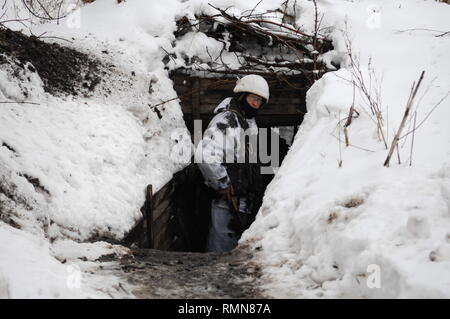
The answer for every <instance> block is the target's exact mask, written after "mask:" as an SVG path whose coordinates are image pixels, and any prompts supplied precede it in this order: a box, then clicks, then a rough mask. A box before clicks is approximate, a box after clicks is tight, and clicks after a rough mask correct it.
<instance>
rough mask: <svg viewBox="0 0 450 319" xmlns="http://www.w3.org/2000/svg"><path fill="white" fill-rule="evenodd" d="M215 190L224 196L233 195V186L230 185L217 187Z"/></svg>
mask: <svg viewBox="0 0 450 319" xmlns="http://www.w3.org/2000/svg"><path fill="white" fill-rule="evenodd" d="M217 192H218V193H219V194H220V195H221V196H222V197H224V198H229V197H230V196H232V195H234V191H233V187H232V186H231V185H230V186H228V187H227V188H222V189H218V190H217Z"/></svg>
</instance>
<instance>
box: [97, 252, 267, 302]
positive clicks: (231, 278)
mask: <svg viewBox="0 0 450 319" xmlns="http://www.w3.org/2000/svg"><path fill="white" fill-rule="evenodd" d="M248 260H250V256H249V255H248V254H246V253H245V252H243V251H242V250H235V251H233V252H232V253H226V254H216V253H189V252H170V251H161V250H155V249H135V250H132V254H131V255H128V256H127V257H125V258H122V259H121V260H120V262H119V263H116V262H113V263H107V264H104V266H102V268H103V270H104V271H108V272H109V271H111V272H113V273H114V274H115V275H117V276H118V277H120V278H122V279H123V281H124V282H126V286H128V287H132V288H131V289H132V291H131V293H132V294H133V295H134V296H136V297H137V298H233V299H236V298H263V297H264V296H263V295H262V293H261V291H259V290H258V288H257V281H258V278H259V276H260V274H259V268H258V266H257V265H255V264H253V263H251V262H248ZM104 261H106V260H104Z"/></svg>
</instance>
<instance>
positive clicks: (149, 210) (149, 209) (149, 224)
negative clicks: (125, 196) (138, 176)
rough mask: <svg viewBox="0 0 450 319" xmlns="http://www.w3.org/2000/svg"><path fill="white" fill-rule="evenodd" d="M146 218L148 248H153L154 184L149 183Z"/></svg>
mask: <svg viewBox="0 0 450 319" xmlns="http://www.w3.org/2000/svg"><path fill="white" fill-rule="evenodd" d="M145 213H146V216H145V217H146V220H147V245H148V248H153V232H152V221H153V216H152V215H153V186H152V185H151V184H149V185H148V186H147V194H146V210H145Z"/></svg>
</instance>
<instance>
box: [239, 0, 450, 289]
mask: <svg viewBox="0 0 450 319" xmlns="http://www.w3.org/2000/svg"><path fill="white" fill-rule="evenodd" d="M319 11H320V12H321V13H323V14H324V19H323V27H327V26H332V27H333V29H334V31H333V35H332V37H333V44H334V46H335V48H336V50H335V52H334V54H336V55H337V56H336V57H335V59H339V57H340V59H341V61H342V64H341V69H340V70H339V71H336V72H330V73H327V74H326V75H325V76H323V78H322V79H320V80H319V81H317V82H316V83H315V84H314V86H313V87H311V89H310V90H309V91H308V95H307V108H308V113H307V114H306V116H305V120H304V122H303V124H302V125H301V127H300V130H299V132H298V134H297V135H296V137H295V141H294V143H293V146H292V148H291V150H290V151H289V153H288V155H287V156H286V158H285V160H284V162H283V165H282V167H281V168H280V170H279V171H278V173H277V175H276V176H275V179H274V180H273V182H272V183H271V184H270V185H269V187H268V189H267V191H266V194H265V197H264V203H263V206H262V208H261V210H260V212H259V215H258V216H257V220H256V222H255V223H254V224H253V225H252V227H251V229H250V230H249V231H248V232H247V233H245V235H244V238H243V239H242V240H241V243H243V242H244V243H246V244H248V245H250V246H251V247H253V249H255V254H256V257H255V259H256V260H258V261H261V262H263V264H264V267H263V269H264V273H265V275H264V279H263V282H264V283H265V288H266V291H267V293H268V294H269V295H270V296H273V297H288V298H302V297H312V298H315V297H327V298H336V297H347V298H348V297H357V298H361V297H372V298H373V297H375V298H409V297H412V298H433V297H435V298H448V297H449V296H450V276H449V275H448V274H449V270H450V254H449V252H450V232H449V230H450V197H449V194H450V179H449V177H450V161H449V160H450V156H449V155H450V129H449V126H448V123H447V121H448V118H450V107H449V103H450V100H449V99H444V100H443V101H442V103H441V104H440V105H439V102H440V101H441V100H442V99H443V98H445V97H446V96H447V95H448V87H449V86H448V83H449V81H450V73H449V70H450V68H449V66H450V65H449V61H448V59H444V56H445V52H448V49H449V40H448V37H447V38H445V37H439V36H437V35H439V34H442V33H443V32H439V30H443V31H446V30H449V28H450V25H449V22H448V19H447V17H448V15H449V13H450V7H448V6H447V5H445V4H438V3H435V2H431V1H395V2H392V1H378V2H376V3H375V4H374V2H373V1H361V2H358V3H350V2H343V1H320V2H319ZM298 12H300V13H301V14H300V17H299V20H300V19H301V21H303V22H305V21H311V18H312V17H313V15H314V8H313V6H312V3H310V2H309V3H308V2H302V3H300V4H299V8H298ZM417 16H420V17H421V19H420V22H418V21H417V19H416V18H415V17H417ZM311 27H312V26H311ZM430 30H435V31H430ZM346 39H348V40H349V41H348V40H346ZM349 42H350V43H351V47H352V54H353V55H354V57H355V56H357V57H359V61H360V62H359V63H360V70H361V72H362V75H363V77H364V79H365V81H366V83H367V85H368V87H371V88H372V89H373V90H372V89H371V90H372V91H371V94H373V97H375V96H376V94H377V92H380V97H381V110H382V116H383V119H384V121H385V122H384V123H385V124H384V127H383V130H384V133H385V136H387V140H388V146H390V143H391V142H392V138H393V136H394V133H395V132H396V130H397V129H398V126H399V123H400V121H401V119H402V117H403V114H404V112H405V106H406V102H407V99H408V95H409V93H410V90H411V85H412V83H413V81H416V83H417V80H418V78H419V75H420V73H421V71H422V70H425V74H426V81H425V82H424V84H422V85H423V86H422V87H421V89H420V91H419V94H418V98H417V99H416V100H415V102H416V103H415V105H414V107H413V108H414V112H413V116H414V113H417V126H416V131H415V134H414V143H413V144H412V141H411V139H412V136H413V134H409V135H408V137H407V138H403V139H402V140H401V141H400V143H399V154H400V160H401V163H400V164H399V163H398V161H397V155H394V157H393V158H392V159H391V162H390V167H384V166H383V163H384V161H385V158H386V156H387V153H388V151H387V149H386V147H385V146H384V144H383V142H382V139H381V138H380V137H379V134H377V125H376V121H374V117H373V116H372V114H371V112H370V109H369V107H368V105H367V100H366V99H364V96H363V95H362V94H361V92H360V91H359V90H358V89H356V94H355V95H356V96H355V99H356V100H355V107H356V109H357V110H358V112H359V116H357V117H356V116H355V117H356V118H354V119H353V121H352V124H351V125H350V126H349V127H348V132H349V133H348V134H349V142H350V146H348V147H346V146H345V143H344V132H343V124H344V123H345V122H346V118H347V116H348V114H349V109H350V106H351V105H352V103H353V87H352V80H354V77H353V76H352V71H351V70H352V67H351V62H350V59H349V57H348V50H347V48H346V43H347V44H348V43H349ZM370 69H372V70H373V71H374V72H369V71H370ZM374 75H376V77H374ZM370 76H372V78H371V77H370ZM370 81H372V83H371V84H369V82H370ZM375 81H378V82H377V83H375ZM436 105H438V106H437V107H436V108H435V106H436ZM434 108H435V109H434ZM433 109H434V111H433V112H432V110H433ZM430 112H432V113H430ZM413 116H412V117H410V119H409V123H410V124H409V127H408V128H407V129H405V131H404V132H403V133H404V134H406V133H407V132H408V131H412V130H413V128H414V126H413ZM422 121H424V122H423V125H421V126H420V127H419V125H418V124H419V123H422ZM339 140H340V141H341V142H340V141H339ZM412 145H413V150H411V147H412ZM410 154H412V158H410V157H411V155H410ZM410 159H411V161H412V165H411V166H410V165H409V164H410ZM340 161H342V167H339V162H340Z"/></svg>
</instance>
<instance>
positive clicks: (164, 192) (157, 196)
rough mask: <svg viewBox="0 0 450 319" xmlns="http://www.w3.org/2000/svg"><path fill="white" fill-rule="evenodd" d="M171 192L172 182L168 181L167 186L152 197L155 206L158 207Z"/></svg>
mask: <svg viewBox="0 0 450 319" xmlns="http://www.w3.org/2000/svg"><path fill="white" fill-rule="evenodd" d="M172 192H173V180H170V181H169V182H168V183H167V184H165V185H164V186H163V187H161V188H160V189H159V191H157V192H156V194H154V196H153V201H154V203H155V206H158V205H159V203H160V202H161V201H163V200H164V199H166V198H167V197H169V196H170V195H171V193H172Z"/></svg>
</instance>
